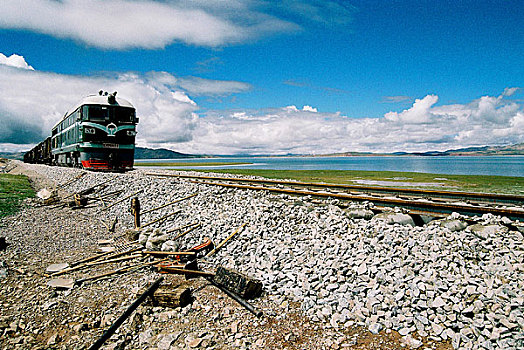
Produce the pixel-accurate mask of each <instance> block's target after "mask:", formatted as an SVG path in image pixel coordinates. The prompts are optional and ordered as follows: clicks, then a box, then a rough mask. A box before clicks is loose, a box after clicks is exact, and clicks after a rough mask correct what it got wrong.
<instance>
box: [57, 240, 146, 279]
mask: <svg viewBox="0 0 524 350" xmlns="http://www.w3.org/2000/svg"><path fill="white" fill-rule="evenodd" d="M141 249H142V246H140V247H136V248H132V249H129V250H126V251H124V252H121V253H114V252H111V253H112V254H108V255H105V253H104V254H101V255H100V256H98V257H97V258H96V259H93V260H95V261H96V260H98V259H99V258H101V257H104V261H105V260H108V259H114V258H117V257H119V256H122V255H126V254H130V253H134V252H136V251H138V250H141ZM99 261H101V260H99ZM89 266H90V265H89V263H85V262H84V263H83V264H81V265H78V264H77V265H76V266H74V267H70V268H67V269H63V270H60V271H57V272H54V273H52V274H51V275H50V276H53V277H54V276H58V275H62V274H64V273H68V272H72V271H77V270H81V269H83V268H86V267H89Z"/></svg>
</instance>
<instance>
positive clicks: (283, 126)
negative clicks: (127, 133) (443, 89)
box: [163, 95, 524, 154]
mask: <svg viewBox="0 0 524 350" xmlns="http://www.w3.org/2000/svg"><path fill="white" fill-rule="evenodd" d="M437 101H438V96H436V95H428V96H425V97H424V98H421V99H418V100H416V101H415V102H414V104H413V106H412V107H411V108H409V109H406V110H404V111H402V112H390V113H387V114H386V115H385V116H384V117H383V118H362V119H356V118H349V117H347V116H343V115H341V114H339V113H323V112H317V113H311V112H309V111H307V108H303V109H302V110H301V109H299V108H297V107H296V106H293V105H291V106H287V107H283V108H280V109H268V110H243V111H238V110H236V111H230V112H229V111H214V112H213V111H209V112H208V113H206V115H205V117H201V118H199V119H198V121H197V125H196V127H195V132H194V134H193V138H192V139H191V140H190V141H188V142H183V143H178V144H175V143H165V144H164V145H163V146H165V147H170V148H173V149H176V150H179V151H183V152H187V153H207V154H287V153H295V154H325V153H335V152H349V151H361V152H395V151H411V152H423V151H430V150H441V151H443V150H447V149H454V148H460V147H468V146H478V145H497V144H513V143H520V142H524V112H523V110H522V105H518V104H516V103H514V102H511V101H506V100H504V99H503V98H496V97H495V98H486V97H481V98H479V99H476V100H474V101H472V102H470V103H468V104H454V105H444V106H436V103H437ZM488 102H489V103H488ZM486 103H488V105H489V108H488V107H486ZM493 115H495V116H496V117H493Z"/></svg>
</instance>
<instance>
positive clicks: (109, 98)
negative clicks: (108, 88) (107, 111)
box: [107, 91, 116, 104]
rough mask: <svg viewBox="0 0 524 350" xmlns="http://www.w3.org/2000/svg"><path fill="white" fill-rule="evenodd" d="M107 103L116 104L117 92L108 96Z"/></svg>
mask: <svg viewBox="0 0 524 350" xmlns="http://www.w3.org/2000/svg"><path fill="white" fill-rule="evenodd" d="M107 102H109V103H110V104H113V103H116V91H115V92H113V93H112V94H109V96H107Z"/></svg>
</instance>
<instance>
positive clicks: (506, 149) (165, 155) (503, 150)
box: [0, 143, 524, 160]
mask: <svg viewBox="0 0 524 350" xmlns="http://www.w3.org/2000/svg"><path fill="white" fill-rule="evenodd" d="M24 153H25V152H0V158H8V159H18V160H22V159H23V158H24ZM505 155H524V143H519V144H516V145H511V146H483V147H467V148H459V149H454V150H449V151H443V152H442V151H430V152H413V153H409V152H394V153H369V152H344V153H333V154H326V155H323V156H342V157H352V156H426V157H433V156H505ZM245 156H246V157H249V155H245ZM204 157H209V156H208V155H194V154H185V153H180V152H175V151H171V150H168V149H165V148H158V149H152V148H144V147H136V148H135V159H181V158H204Z"/></svg>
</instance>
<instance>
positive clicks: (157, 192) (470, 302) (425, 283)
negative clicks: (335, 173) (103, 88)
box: [32, 165, 524, 349]
mask: <svg viewBox="0 0 524 350" xmlns="http://www.w3.org/2000/svg"><path fill="white" fill-rule="evenodd" d="M32 167H33V168H34V170H35V171H38V172H40V173H42V174H44V175H45V176H48V177H49V178H51V179H52V180H53V181H55V182H57V183H65V182H66V181H67V180H68V179H70V178H72V177H73V176H75V175H76V173H77V172H79V170H75V169H63V168H61V169H58V168H50V167H45V166H36V165H35V166H32ZM110 179H112V181H111V182H110V186H111V187H114V188H115V189H118V188H125V189H126V194H130V193H133V192H134V191H137V190H139V189H143V190H144V192H143V193H142V194H140V200H141V203H142V208H143V210H146V209H147V208H153V207H156V206H159V205H162V204H163V203H167V202H169V201H172V200H174V199H176V198H182V197H184V196H188V195H190V194H192V193H198V195H197V196H196V197H194V198H191V199H189V200H187V201H184V202H181V203H180V204H177V205H175V206H173V207H166V208H163V209H161V210H159V211H157V212H154V213H151V214H149V215H150V216H149V217H148V218H145V219H144V218H143V219H142V220H150V219H151V220H153V219H154V218H158V217H160V216H162V215H166V214H169V213H171V212H173V211H175V210H180V211H181V212H180V213H179V214H177V215H174V216H173V217H171V218H170V219H169V220H166V222H164V223H163V224H162V226H161V228H156V229H151V230H148V231H144V232H142V234H141V235H140V238H139V240H140V241H141V242H142V243H143V244H144V245H145V246H146V248H148V249H155V250H156V249H167V250H177V249H179V248H187V247H190V246H192V245H195V244H198V243H201V242H202V241H203V239H204V237H210V238H212V239H213V240H214V241H215V242H219V241H221V240H222V239H224V238H225V237H227V236H228V235H229V234H230V233H231V232H232V231H233V230H234V229H235V228H236V227H239V226H240V225H241V224H242V223H244V222H248V225H247V226H246V229H245V230H244V231H243V232H242V233H241V234H240V235H238V237H236V238H235V239H234V240H232V241H231V242H230V243H228V244H227V245H226V246H224V248H223V249H222V250H221V251H219V253H218V254H217V255H216V256H214V257H213V258H212V259H211V260H210V261H209V262H210V263H213V262H220V263H222V264H224V263H225V265H226V266H229V267H232V268H235V269H237V270H240V271H242V272H244V273H246V274H248V275H252V276H253V277H255V278H258V279H260V280H261V281H263V283H264V289H265V291H266V293H267V294H270V295H273V296H275V297H276V298H278V301H279V303H281V304H283V303H286V302H289V301H296V302H300V303H301V305H302V306H301V307H302V310H303V312H304V314H305V315H306V316H308V317H310V318H311V319H312V320H313V321H318V322H324V323H327V324H329V326H330V327H333V328H334V329H336V328H339V327H348V326H352V325H355V324H358V325H362V326H365V327H367V328H368V329H369V331H371V332H373V333H379V332H382V331H387V332H389V331H391V330H395V331H398V332H399V333H400V335H401V336H402V337H403V341H404V342H405V343H406V344H407V345H409V346H410V347H413V348H417V347H419V346H421V345H422V342H420V340H419V339H420V337H425V338H426V337H427V338H429V339H434V340H437V341H438V340H451V342H452V345H453V347H454V348H456V349H471V348H484V349H501V348H504V349H506V348H508V349H509V348H524V332H523V331H524V329H523V325H524V239H523V233H522V227H521V225H520V223H518V222H513V221H511V220H508V219H507V218H501V217H495V216H493V215H484V216H482V217H477V218H465V217H461V216H460V215H458V214H453V215H451V216H449V217H448V218H446V219H443V220H434V221H431V222H430V223H428V224H426V225H424V226H415V224H414V222H413V220H412V219H411V217H410V216H409V215H406V214H405V213H402V212H400V211H398V210H397V212H392V213H383V214H378V215H375V214H374V213H373V211H371V210H370V209H372V205H371V204H369V203H368V204H366V205H364V206H362V205H358V206H357V205H354V206H353V207H351V208H350V209H349V210H342V209H341V208H340V207H339V206H338V204H340V203H339V202H338V201H336V200H326V201H323V202H321V203H318V202H317V201H315V202H314V201H313V200H312V199H311V198H300V199H299V198H296V197H291V196H288V195H272V194H268V193H263V192H253V191H246V190H233V189H224V188H219V187H213V186H207V185H201V184H195V183H191V182H188V181H185V180H181V179H173V178H170V179H163V178H155V177H150V176H146V175H145V174H144V172H142V171H140V170H136V171H134V172H132V173H128V174H117V175H115V174H95V173H88V174H87V175H86V176H84V177H82V178H81V179H80V180H78V181H76V182H75V183H73V184H72V185H70V186H68V187H67V188H65V189H66V190H67V191H69V192H75V191H79V190H81V189H84V188H87V187H89V186H93V185H94V184H96V183H100V182H102V181H105V180H110ZM124 195H125V194H124ZM128 208H129V203H121V204H120V205H117V206H114V207H113V208H111V209H109V210H107V211H105V212H104V215H107V217H109V218H112V217H114V216H118V217H119V220H120V224H121V225H122V226H123V227H132V226H133V223H132V217H131V216H130V215H129V214H128V213H127V210H128ZM192 222H200V223H201V224H202V226H201V227H200V228H199V229H198V230H195V231H194V232H192V233H191V234H188V235H187V236H184V237H183V238H181V239H180V240H177V241H172V238H173V237H174V236H176V234H175V233H174V234H171V235H170V234H167V233H166V232H167V231H168V230H170V229H174V228H176V227H180V226H183V225H186V224H189V223H192Z"/></svg>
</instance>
